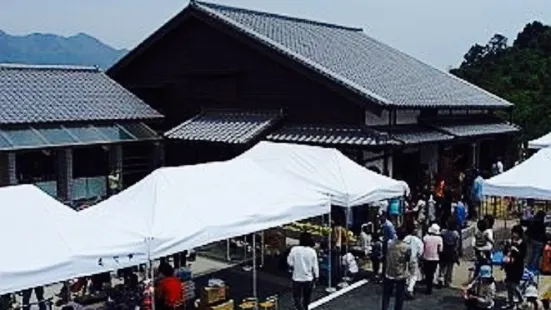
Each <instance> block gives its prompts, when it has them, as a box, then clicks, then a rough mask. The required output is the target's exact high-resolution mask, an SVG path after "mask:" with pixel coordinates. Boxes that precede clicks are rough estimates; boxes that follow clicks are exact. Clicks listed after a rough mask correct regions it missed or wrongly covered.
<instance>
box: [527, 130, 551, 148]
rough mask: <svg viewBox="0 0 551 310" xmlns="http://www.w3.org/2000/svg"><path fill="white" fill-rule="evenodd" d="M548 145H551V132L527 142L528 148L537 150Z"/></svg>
mask: <svg viewBox="0 0 551 310" xmlns="http://www.w3.org/2000/svg"><path fill="white" fill-rule="evenodd" d="M550 146H551V132H550V133H548V134H546V135H544V136H541V137H539V138H537V139H534V140H532V141H530V142H528V148H529V149H535V150H539V149H543V148H546V147H550Z"/></svg>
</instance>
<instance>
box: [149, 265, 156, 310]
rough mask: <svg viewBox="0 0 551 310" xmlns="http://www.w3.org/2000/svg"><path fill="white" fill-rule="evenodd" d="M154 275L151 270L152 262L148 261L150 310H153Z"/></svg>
mask: <svg viewBox="0 0 551 310" xmlns="http://www.w3.org/2000/svg"><path fill="white" fill-rule="evenodd" d="M154 279H155V275H154V270H153V261H152V260H151V259H150V260H149V280H150V281H151V282H150V283H151V310H155V283H154V282H155V281H154Z"/></svg>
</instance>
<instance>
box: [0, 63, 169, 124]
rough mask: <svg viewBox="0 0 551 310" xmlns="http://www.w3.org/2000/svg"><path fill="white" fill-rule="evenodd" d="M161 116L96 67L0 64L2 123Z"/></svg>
mask: <svg viewBox="0 0 551 310" xmlns="http://www.w3.org/2000/svg"><path fill="white" fill-rule="evenodd" d="M161 117H162V115H161V114H159V113H158V112H157V111H155V110H154V109H153V108H151V107H149V106H148V105H147V104H145V103H144V102H143V101H142V100H140V99H139V98H138V97H136V96H135V95H133V94H132V93H130V92H129V91H127V90H126V89H124V88H123V87H122V86H120V85H119V84H117V83H116V82H115V81H113V80H111V79H110V78H109V77H108V76H107V75H106V74H105V73H103V72H101V71H100V70H99V69H97V68H95V67H77V66H38V65H36V66H35V65H14V64H0V124H23V123H47V122H69V121H104V120H145V119H155V118H161Z"/></svg>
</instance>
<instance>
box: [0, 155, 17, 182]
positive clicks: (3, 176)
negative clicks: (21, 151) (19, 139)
mask: <svg viewBox="0 0 551 310" xmlns="http://www.w3.org/2000/svg"><path fill="white" fill-rule="evenodd" d="M16 170H17V166H16V155H15V153H13V152H6V153H3V152H2V153H0V186H8V185H15V184H17V173H16Z"/></svg>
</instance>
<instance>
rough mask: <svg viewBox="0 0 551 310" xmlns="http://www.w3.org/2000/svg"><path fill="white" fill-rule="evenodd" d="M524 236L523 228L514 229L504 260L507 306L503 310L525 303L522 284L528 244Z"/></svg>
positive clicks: (516, 227)
mask: <svg viewBox="0 0 551 310" xmlns="http://www.w3.org/2000/svg"><path fill="white" fill-rule="evenodd" d="M523 234H524V231H523V229H522V227H520V226H515V227H513V229H512V230H511V241H510V244H509V246H508V249H507V250H506V256H505V257H504V258H503V263H504V269H505V285H506V287H507V304H506V305H505V306H504V307H503V308H502V309H514V308H515V307H516V306H517V305H519V304H522V302H523V301H524V298H523V296H522V292H521V290H520V282H521V281H522V276H523V275H524V258H525V257H526V244H525V243H524V241H523ZM515 297H516V299H517V300H516V301H515Z"/></svg>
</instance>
